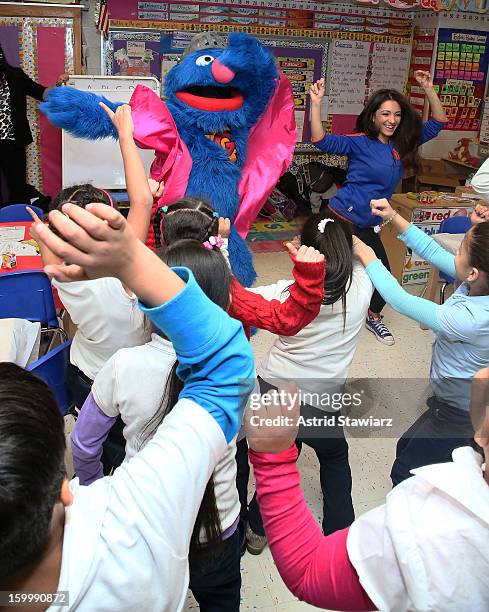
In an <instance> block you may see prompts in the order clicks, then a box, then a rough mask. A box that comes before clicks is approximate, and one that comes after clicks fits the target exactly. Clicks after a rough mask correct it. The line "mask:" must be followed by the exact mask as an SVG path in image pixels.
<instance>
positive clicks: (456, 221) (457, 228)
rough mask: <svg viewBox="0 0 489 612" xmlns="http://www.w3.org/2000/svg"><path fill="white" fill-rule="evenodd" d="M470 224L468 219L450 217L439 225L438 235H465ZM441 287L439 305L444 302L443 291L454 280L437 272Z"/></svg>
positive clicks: (443, 273)
mask: <svg viewBox="0 0 489 612" xmlns="http://www.w3.org/2000/svg"><path fill="white" fill-rule="evenodd" d="M471 226H472V223H471V222H470V218H469V217H450V218H448V219H445V220H444V221H442V222H441V223H440V229H439V230H438V234H465V233H466V232H468V231H469V229H470V228H471ZM438 275H439V277H440V279H441V280H442V285H441V287H440V304H443V302H444V301H445V290H446V288H447V286H448V285H453V283H454V282H455V279H454V278H452V277H451V276H449V275H448V274H445V272H441V271H440V272H438Z"/></svg>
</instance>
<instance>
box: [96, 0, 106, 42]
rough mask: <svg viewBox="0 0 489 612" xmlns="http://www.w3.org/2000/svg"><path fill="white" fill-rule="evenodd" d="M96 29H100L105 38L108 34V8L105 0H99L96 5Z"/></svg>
mask: <svg viewBox="0 0 489 612" xmlns="http://www.w3.org/2000/svg"><path fill="white" fill-rule="evenodd" d="M95 27H96V28H97V30H100V32H102V34H103V35H104V36H105V38H107V37H108V35H109V9H108V8H107V0H100V2H99V7H98V19H97V21H96V23H95Z"/></svg>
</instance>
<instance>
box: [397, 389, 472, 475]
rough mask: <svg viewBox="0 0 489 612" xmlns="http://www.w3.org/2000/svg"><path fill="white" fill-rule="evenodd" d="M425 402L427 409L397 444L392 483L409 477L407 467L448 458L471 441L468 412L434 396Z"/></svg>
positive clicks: (411, 467)
mask: <svg viewBox="0 0 489 612" xmlns="http://www.w3.org/2000/svg"><path fill="white" fill-rule="evenodd" d="M427 404H428V410H426V412H424V413H423V414H422V415H421V416H420V417H419V418H418V419H417V421H416V422H415V423H414V424H413V425H412V426H411V427H410V428H409V429H408V430H407V431H406V432H405V433H404V434H403V435H402V437H401V438H400V439H399V441H398V443H397V448H396V459H395V461H394V464H393V466H392V470H391V479H392V484H393V485H394V486H396V485H397V484H399V483H400V482H402V481H403V480H406V478H409V477H410V476H412V474H411V473H410V470H412V469H414V468H417V467H421V466H423V465H431V464H432V463H445V462H447V461H451V460H452V451H453V450H454V449H455V448H458V447H459V446H470V445H471V443H472V438H473V436H474V429H473V426H472V422H471V420H470V415H469V412H468V411H467V412H466V411H465V410H461V409H458V408H453V407H452V406H449V405H448V404H445V403H444V402H440V401H439V400H438V399H437V398H436V397H430V399H429V400H428V401H427Z"/></svg>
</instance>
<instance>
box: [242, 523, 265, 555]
mask: <svg viewBox="0 0 489 612" xmlns="http://www.w3.org/2000/svg"><path fill="white" fill-rule="evenodd" d="M266 545H267V538H266V536H261V535H258V534H257V533H255V532H254V531H253V530H252V529H251V527H250V526H249V525H247V526H246V548H247V550H248V552H249V553H251V554H252V555H259V554H260V553H261V552H262V551H263V549H264V548H265V546H266Z"/></svg>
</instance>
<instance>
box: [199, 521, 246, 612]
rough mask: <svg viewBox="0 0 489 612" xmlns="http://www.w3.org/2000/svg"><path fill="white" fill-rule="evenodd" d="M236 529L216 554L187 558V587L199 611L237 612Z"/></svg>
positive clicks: (238, 560)
mask: <svg viewBox="0 0 489 612" xmlns="http://www.w3.org/2000/svg"><path fill="white" fill-rule="evenodd" d="M239 553H240V541H239V529H236V531H235V532H234V533H233V535H232V536H231V537H229V538H227V539H226V540H224V541H223V543H222V546H221V547H220V548H219V549H218V550H217V551H216V553H215V554H212V553H211V554H210V555H209V556H208V557H204V558H203V559H192V556H190V558H189V565H190V584H189V588H190V590H191V591H192V593H193V595H194V597H195V599H196V600H197V602H198V604H199V607H200V610H201V612H239V604H240V599H241V596H240V590H241V570H240V559H241V557H240V554H239Z"/></svg>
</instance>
